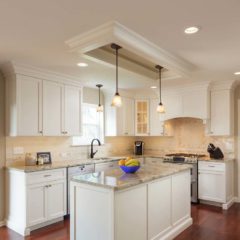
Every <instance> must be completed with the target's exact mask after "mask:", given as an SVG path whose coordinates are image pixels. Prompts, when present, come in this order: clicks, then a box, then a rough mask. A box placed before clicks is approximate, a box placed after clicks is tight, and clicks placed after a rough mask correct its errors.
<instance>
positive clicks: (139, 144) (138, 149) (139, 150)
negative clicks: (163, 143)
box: [134, 141, 144, 155]
mask: <svg viewBox="0 0 240 240" xmlns="http://www.w3.org/2000/svg"><path fill="white" fill-rule="evenodd" d="M143 146H144V142H143V141H136V142H135V143H134V154H135V155H143Z"/></svg>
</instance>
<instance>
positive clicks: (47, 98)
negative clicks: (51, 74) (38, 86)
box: [43, 81, 64, 136]
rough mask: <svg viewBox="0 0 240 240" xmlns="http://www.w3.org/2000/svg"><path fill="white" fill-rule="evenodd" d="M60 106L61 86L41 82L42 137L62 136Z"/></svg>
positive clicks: (61, 103) (61, 100)
mask: <svg viewBox="0 0 240 240" xmlns="http://www.w3.org/2000/svg"><path fill="white" fill-rule="evenodd" d="M62 106H63V85H61V84H59V83H56V82H50V81H43V135H45V136H59V135H62V134H64V129H62V119H63V111H62Z"/></svg>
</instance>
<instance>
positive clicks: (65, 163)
mask: <svg viewBox="0 0 240 240" xmlns="http://www.w3.org/2000/svg"><path fill="white" fill-rule="evenodd" d="M122 158H123V157H107V158H96V159H90V158H89V159H81V160H66V161H55V162H53V163H52V164H45V165H34V166H25V165H17V164H13V165H10V166H7V167H6V168H7V169H12V170H18V171H22V172H25V173H30V172H37V171H44V170H53V169H58V168H66V167H74V166H80V165H89V164H95V163H104V162H112V161H118V160H120V159H122Z"/></svg>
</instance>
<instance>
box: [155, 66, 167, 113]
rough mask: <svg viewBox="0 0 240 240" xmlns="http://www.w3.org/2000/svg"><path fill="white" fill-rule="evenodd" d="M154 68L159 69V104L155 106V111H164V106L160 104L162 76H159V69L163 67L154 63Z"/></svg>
mask: <svg viewBox="0 0 240 240" xmlns="http://www.w3.org/2000/svg"><path fill="white" fill-rule="evenodd" d="M155 68H156V69H158V71H159V100H160V101H159V104H158V106H157V112H158V113H165V108H164V106H163V104H162V79H161V78H162V76H161V70H162V68H163V67H161V66H159V65H156V66H155Z"/></svg>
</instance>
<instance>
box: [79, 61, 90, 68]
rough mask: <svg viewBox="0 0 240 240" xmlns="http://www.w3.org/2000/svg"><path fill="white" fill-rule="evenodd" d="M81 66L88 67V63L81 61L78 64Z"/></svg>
mask: <svg viewBox="0 0 240 240" xmlns="http://www.w3.org/2000/svg"><path fill="white" fill-rule="evenodd" d="M77 65H78V66H79V67H87V66H88V64H87V63H84V62H80V63H78V64H77Z"/></svg>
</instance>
